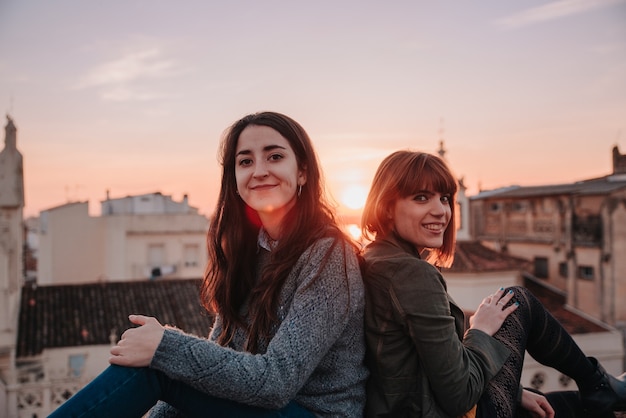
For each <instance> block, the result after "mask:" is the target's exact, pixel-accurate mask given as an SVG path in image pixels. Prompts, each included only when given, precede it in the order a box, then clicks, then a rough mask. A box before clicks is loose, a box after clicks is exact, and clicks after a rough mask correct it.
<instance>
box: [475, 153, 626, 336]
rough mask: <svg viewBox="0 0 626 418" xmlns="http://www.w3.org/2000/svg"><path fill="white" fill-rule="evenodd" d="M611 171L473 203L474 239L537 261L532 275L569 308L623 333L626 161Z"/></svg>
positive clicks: (497, 193)
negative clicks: (562, 296) (560, 295)
mask: <svg viewBox="0 0 626 418" xmlns="http://www.w3.org/2000/svg"><path fill="white" fill-rule="evenodd" d="M612 155H613V172H612V173H611V174H609V175H607V176H604V177H600V178H595V179H590V180H584V181H579V182H575V183H570V184H559V185H548V186H536V187H515V186H514V187H509V188H504V189H499V190H492V191H485V192H481V193H479V194H478V195H476V196H473V197H472V198H471V202H470V204H471V213H472V223H471V228H472V234H473V235H474V237H475V238H476V239H478V240H480V241H481V242H483V243H485V244H486V245H489V246H491V247H492V248H494V249H496V250H499V251H503V252H505V253H507V254H510V255H514V256H517V257H522V258H526V259H528V260H531V261H532V267H531V272H532V274H533V275H534V276H535V277H536V278H538V279H540V280H541V281H542V282H544V283H545V284H546V285H548V286H552V287H554V288H556V289H558V290H560V291H562V292H564V294H565V303H566V305H567V306H568V307H570V308H571V309H575V310H577V311H579V312H582V313H584V314H586V315H589V316H590V317H592V318H594V319H596V320H599V321H602V322H604V323H607V324H609V325H612V326H614V327H617V328H618V329H621V330H623V331H624V330H626V304H624V301H625V300H626V155H622V154H620V152H619V149H618V147H617V146H615V147H614V148H613V150H612Z"/></svg>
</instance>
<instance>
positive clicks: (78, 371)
mask: <svg viewBox="0 0 626 418" xmlns="http://www.w3.org/2000/svg"><path fill="white" fill-rule="evenodd" d="M84 369H85V355H84V354H72V355H71V356H70V357H69V375H70V377H80V376H81V375H82V374H83V370H84Z"/></svg>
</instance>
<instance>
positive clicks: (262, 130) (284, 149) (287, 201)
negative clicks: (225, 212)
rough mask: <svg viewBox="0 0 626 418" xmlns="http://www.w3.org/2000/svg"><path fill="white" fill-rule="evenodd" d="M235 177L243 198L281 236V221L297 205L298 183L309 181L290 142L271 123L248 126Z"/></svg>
mask: <svg viewBox="0 0 626 418" xmlns="http://www.w3.org/2000/svg"><path fill="white" fill-rule="evenodd" d="M235 178H236V181H237V191H238V193H239V196H241V199H242V200H243V201H244V202H245V203H246V204H247V205H248V206H250V207H251V208H252V209H254V210H255V211H256V212H257V213H258V214H259V217H260V219H261V222H262V223H263V226H264V227H265V229H267V231H268V233H269V234H270V236H272V238H275V239H276V238H278V237H277V236H276V234H277V233H278V231H279V228H280V221H281V220H282V218H283V217H284V216H285V214H286V213H287V212H288V211H289V210H290V209H291V208H292V207H293V206H294V205H295V203H296V195H297V190H298V186H299V185H304V183H305V182H306V176H305V175H304V173H303V171H302V170H300V169H299V168H298V160H297V158H296V155H295V153H294V151H293V149H292V147H291V145H290V144H289V141H287V140H286V139H285V138H284V137H283V136H282V135H280V134H279V133H278V132H277V131H276V130H274V129H272V128H270V127H268V126H259V125H249V126H248V127H246V128H245V129H244V130H243V131H242V132H241V134H240V135H239V140H238V141H237V150H236V153H235Z"/></svg>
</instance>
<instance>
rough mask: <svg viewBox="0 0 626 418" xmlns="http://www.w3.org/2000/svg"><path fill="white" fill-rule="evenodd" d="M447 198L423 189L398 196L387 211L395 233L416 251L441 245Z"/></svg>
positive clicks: (447, 217) (448, 208)
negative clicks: (390, 212) (408, 194)
mask: <svg viewBox="0 0 626 418" xmlns="http://www.w3.org/2000/svg"><path fill="white" fill-rule="evenodd" d="M451 201H452V200H451V196H450V195H447V194H441V193H438V192H432V191H427V190H425V191H420V192H417V193H416V194H413V195H410V196H408V197H405V198H401V199H398V200H397V201H396V203H395V205H394V206H393V208H392V211H393V213H392V214H391V216H392V219H393V226H394V229H395V231H396V233H398V235H400V237H402V238H403V239H405V240H406V241H409V242H410V243H412V244H413V245H414V246H415V247H416V248H417V250H418V251H421V250H423V249H424V248H439V247H441V246H442V245H443V241H444V232H445V230H446V228H447V227H448V224H449V223H450V218H451V215H452V210H451V206H450V204H451Z"/></svg>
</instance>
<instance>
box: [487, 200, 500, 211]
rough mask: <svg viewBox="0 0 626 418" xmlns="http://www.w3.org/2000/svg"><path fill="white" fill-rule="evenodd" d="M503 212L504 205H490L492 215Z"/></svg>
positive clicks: (496, 203)
mask: <svg viewBox="0 0 626 418" xmlns="http://www.w3.org/2000/svg"><path fill="white" fill-rule="evenodd" d="M500 210H502V204H501V203H500V202H493V203H491V204H490V205H489V211H490V212H492V213H498V212H500Z"/></svg>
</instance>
